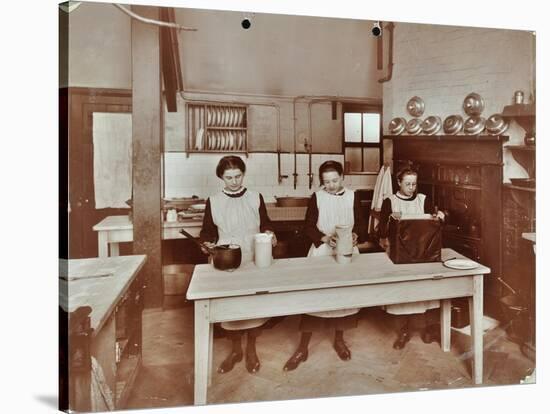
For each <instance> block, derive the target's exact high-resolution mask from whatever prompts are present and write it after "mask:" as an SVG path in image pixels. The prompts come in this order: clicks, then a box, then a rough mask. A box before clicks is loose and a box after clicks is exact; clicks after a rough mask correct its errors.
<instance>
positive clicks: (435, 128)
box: [422, 116, 441, 135]
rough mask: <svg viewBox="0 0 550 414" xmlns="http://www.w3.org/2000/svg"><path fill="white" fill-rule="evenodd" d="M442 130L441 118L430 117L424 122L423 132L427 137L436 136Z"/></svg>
mask: <svg viewBox="0 0 550 414" xmlns="http://www.w3.org/2000/svg"><path fill="white" fill-rule="evenodd" d="M440 129H441V118H440V117H438V116H429V117H427V118H426V119H425V120H424V122H422V132H424V133H425V134H426V135H435V134H437V133H438V132H439V130H440Z"/></svg>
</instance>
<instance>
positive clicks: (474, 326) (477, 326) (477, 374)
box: [469, 275, 483, 384]
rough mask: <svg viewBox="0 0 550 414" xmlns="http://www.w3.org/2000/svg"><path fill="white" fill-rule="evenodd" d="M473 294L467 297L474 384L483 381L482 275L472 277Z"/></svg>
mask: <svg viewBox="0 0 550 414" xmlns="http://www.w3.org/2000/svg"><path fill="white" fill-rule="evenodd" d="M473 283H474V294H473V296H472V297H471V298H469V304H470V331H471V335H472V351H473V354H474V355H473V364H474V365H473V368H472V377H473V380H474V384H481V383H483V276H482V275H476V276H474V277H473Z"/></svg>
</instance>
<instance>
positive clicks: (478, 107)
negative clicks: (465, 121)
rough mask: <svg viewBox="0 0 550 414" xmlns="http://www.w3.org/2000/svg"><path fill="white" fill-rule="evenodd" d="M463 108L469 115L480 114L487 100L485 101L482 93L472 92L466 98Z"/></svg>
mask: <svg viewBox="0 0 550 414" xmlns="http://www.w3.org/2000/svg"><path fill="white" fill-rule="evenodd" d="M462 108H463V109H464V112H465V113H466V114H467V115H469V116H478V115H481V113H482V112H483V109H485V102H484V101H483V98H482V97H481V95H479V94H478V93H475V92H472V93H470V94H468V95H467V96H466V98H464V102H463V104H462Z"/></svg>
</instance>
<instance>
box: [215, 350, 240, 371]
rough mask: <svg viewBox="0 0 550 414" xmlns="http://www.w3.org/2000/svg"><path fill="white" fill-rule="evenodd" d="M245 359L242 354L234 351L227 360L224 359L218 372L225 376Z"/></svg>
mask: <svg viewBox="0 0 550 414" xmlns="http://www.w3.org/2000/svg"><path fill="white" fill-rule="evenodd" d="M242 359H243V353H242V352H235V351H232V352H231V353H230V354H229V355H228V356H227V358H225V359H224V361H223V362H222V363H221V365H220V366H219V368H218V372H219V373H220V374H225V373H226V372H229V371H231V370H232V369H233V367H234V366H235V364H236V363H237V362H241V361H242Z"/></svg>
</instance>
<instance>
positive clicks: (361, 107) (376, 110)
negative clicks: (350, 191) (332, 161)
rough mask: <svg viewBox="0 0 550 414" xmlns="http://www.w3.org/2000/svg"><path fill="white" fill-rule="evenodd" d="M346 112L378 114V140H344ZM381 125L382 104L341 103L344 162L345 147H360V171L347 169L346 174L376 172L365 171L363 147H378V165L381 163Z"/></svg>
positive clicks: (374, 172) (372, 172)
mask: <svg viewBox="0 0 550 414" xmlns="http://www.w3.org/2000/svg"><path fill="white" fill-rule="evenodd" d="M346 113H360V114H364V113H368V114H378V115H380V125H379V131H380V132H379V140H378V142H377V143H373V142H346V125H345V121H344V119H345V114H346ZM382 133H383V127H382V104H360V103H344V104H343V105H342V153H343V155H344V162H345V161H346V148H361V171H348V172H347V174H348V175H353V174H378V171H365V153H364V148H378V155H379V165H382V164H383V160H384V154H383V150H384V146H383V145H382V143H383V139H382ZM363 139H364V137H363V117H362V116H361V141H363Z"/></svg>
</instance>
